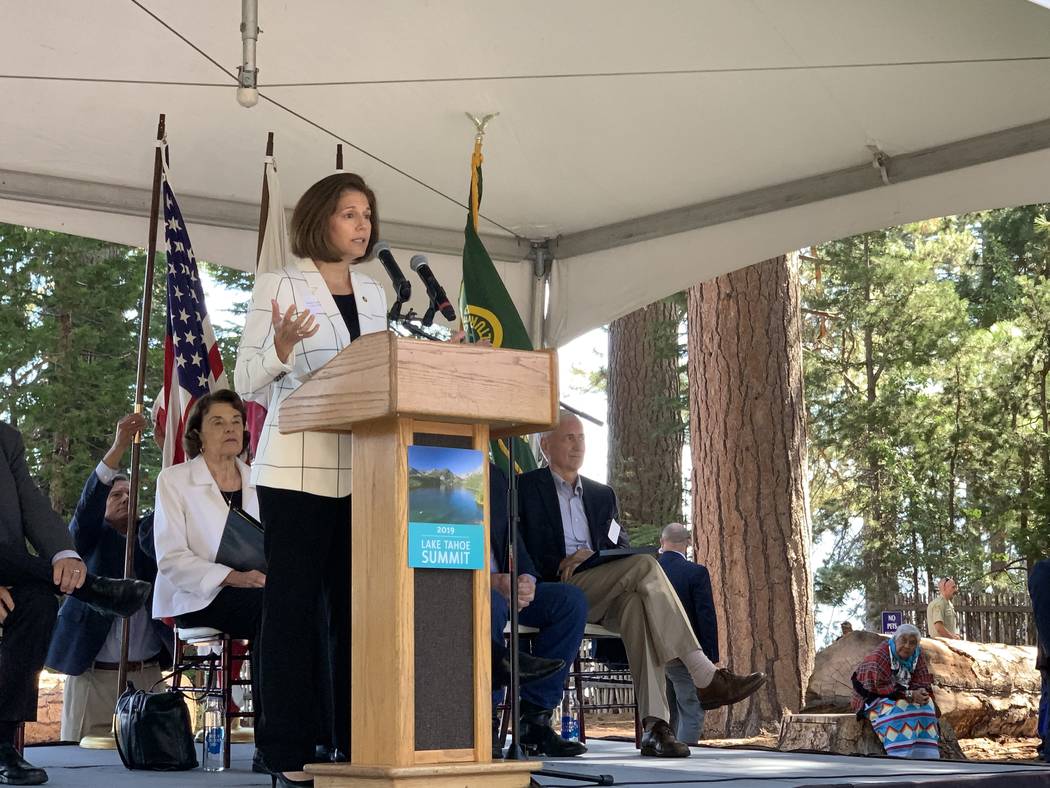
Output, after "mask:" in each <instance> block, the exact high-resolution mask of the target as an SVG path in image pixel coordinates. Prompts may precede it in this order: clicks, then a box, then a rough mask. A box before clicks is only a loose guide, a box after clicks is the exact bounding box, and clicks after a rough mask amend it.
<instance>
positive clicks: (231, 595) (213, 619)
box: [175, 586, 264, 718]
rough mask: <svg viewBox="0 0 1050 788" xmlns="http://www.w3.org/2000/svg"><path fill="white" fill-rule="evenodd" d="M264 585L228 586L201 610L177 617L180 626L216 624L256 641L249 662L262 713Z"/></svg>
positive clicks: (256, 709)
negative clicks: (260, 686)
mask: <svg viewBox="0 0 1050 788" xmlns="http://www.w3.org/2000/svg"><path fill="white" fill-rule="evenodd" d="M263 593H264V591H263V589H261V588H233V587H230V586H227V587H225V588H223V589H221V590H220V591H219V595H218V596H216V597H215V599H213V600H212V601H211V603H210V604H209V605H208V606H207V607H206V608H203V609H201V610H194V611H193V612H192V613H185V614H183V615H181V616H176V617H175V623H176V624H178V625H179V626H180V627H212V628H213V629H219V630H222V631H223V632H225V633H226V634H228V635H231V636H232V637H235V638H248V639H249V640H251V641H252V647H251V652H250V654H249V664H250V665H251V671H252V709H253V710H254V712H255V716H256V718H258V717H261V716H262V699H261V697H260V694H259V657H258V653H259V629H260V627H261V625H262V609H263Z"/></svg>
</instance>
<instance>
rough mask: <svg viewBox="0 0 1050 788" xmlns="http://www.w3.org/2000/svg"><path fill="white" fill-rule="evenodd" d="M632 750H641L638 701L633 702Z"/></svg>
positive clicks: (640, 720)
mask: <svg viewBox="0 0 1050 788" xmlns="http://www.w3.org/2000/svg"><path fill="white" fill-rule="evenodd" d="M634 749H636V750H640V749H642V718H641V717H639V716H638V701H637V700H635V702H634Z"/></svg>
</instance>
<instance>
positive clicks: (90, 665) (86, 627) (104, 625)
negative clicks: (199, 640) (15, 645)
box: [45, 414, 173, 741]
mask: <svg viewBox="0 0 1050 788" xmlns="http://www.w3.org/2000/svg"><path fill="white" fill-rule="evenodd" d="M145 426H146V420H145V418H144V417H143V416H142V415H141V414H131V415H129V416H125V417H124V418H122V419H121V420H120V421H119V422H117V430H116V436H115V437H114V439H113V445H112V446H111V447H110V449H109V451H108V452H107V453H106V455H105V457H103V458H102V462H100V463H99V464H98V467H96V468H95V470H94V471H93V472H92V473H91V475H90V476H89V477H88V480H87V483H86V484H85V485H84V491H83V493H81V496H80V501H79V502H78V503H77V508H76V511H75V512H74V514H73V519H72V521H71V522H70V523H69V532H70V535H71V536H72V537H73V545H74V547H75V548H76V551H77V553H78V554H79V555H80V556H81V557H82V558H83V560H84V563H85V564H87V568H88V571H89V572H92V573H94V574H96V575H106V576H114V577H120V576H122V575H123V574H124V551H125V549H126V544H127V530H128V504H129V492H130V485H129V483H128V479H127V477H126V476H123V475H122V474H120V473H119V472H118V469H119V468H120V467H121V466H122V464H123V459H124V455H125V454H126V453H127V450H128V449H129V448H130V447H131V442H132V440H133V439H134V437H135V433H136V432H138V431H140V430H142V429H144V428H145ZM147 517H148V518H150V519H151V518H152V514H150V515H148V516H147ZM150 525H151V523H146V524H145V526H146V527H144V528H142V531H144V532H145V534H146V535H147V536H149V535H150ZM140 527H141V526H140ZM134 567H135V577H136V578H138V579H139V580H145V581H148V582H150V583H152V582H153V580H154V579H155V578H156V576H157V563H156V561H155V560H154V559H153V558H152V557H151V556H150V555H149V554H148V553H147V552H145V551H143V549H142V547H141V546H140V545H139V544H137V545H136V549H135V559H134ZM150 609H151V599H147V600H146V603H145V604H144V605H142V606H141V607H140V608H139V609H138V610H136V611H135V613H134V614H133V615H132V616H130V630H129V639H128V674H127V675H128V680H129V681H132V682H134V683H135V686H136V687H138V688H139V689H149V688H150V687H151V686H153V684H155V683H157V682H159V681H160V678H161V674H162V672H163V671H162V667H161V666H162V665H166V664H167V661H168V660H169V659H170V655H171V649H172V645H173V644H172V631H171V629H169V628H168V627H166V626H165V625H164V624H163V623H162V622H160V621H155V620H154V619H153V617H152V615H150ZM121 630H122V622H121V619H119V618H115V617H113V616H107V615H104V614H102V613H100V612H98V611H97V610H94V609H92V608H91V607H89V606H88V605H86V604H85V603H84V602H82V601H80V600H79V599H76V598H74V597H69V598H68V599H66V601H65V602H64V603H63V605H62V607H61V609H60V610H59V612H58V624H57V625H56V627H55V631H54V634H53V635H52V636H51V647H50V649H49V650H48V654H47V660H46V663H45V664H46V665H47V667H49V668H50V669H51V670H54V671H56V672H58V673H65V674H66V675H67V677H68V678H67V679H66V684H65V688H64V690H63V695H62V740H63V741H80V740H81V739H83V738H84V737H87V736H109V735H110V730H111V728H112V724H113V707H114V706H115V705H116V702H117V697H118V695H119V694H120V693H119V688H118V687H117V668H118V663H119V662H120V641H121Z"/></svg>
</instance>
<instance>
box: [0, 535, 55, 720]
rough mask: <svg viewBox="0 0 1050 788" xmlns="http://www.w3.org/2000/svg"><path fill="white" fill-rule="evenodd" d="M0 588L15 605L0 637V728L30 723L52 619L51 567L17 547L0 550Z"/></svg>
mask: <svg viewBox="0 0 1050 788" xmlns="http://www.w3.org/2000/svg"><path fill="white" fill-rule="evenodd" d="M0 586H10V587H11V596H12V597H13V598H14V601H15V609H14V610H12V611H11V612H10V613H9V614H8V616H7V618H6V619H5V620H4V623H3V625H2V626H3V635H2V636H0V722H21V721H23V720H35V719H36V706H37V683H38V680H39V678H40V671H41V670H43V668H44V660H45V659H46V658H47V647H48V645H49V644H50V642H51V630H52V629H54V626H55V618H56V616H57V615H58V599H57V597H56V595H57V593H58V589H57V588H56V587H55V585H54V583H53V582H52V569H51V563H50V562H49V561H48V560H47V559H46V558H40V557H39V556H33V555H30V554H29V553H28V552H27V551H26V550H25V549H24V548H21V546H20V545H11V544H0Z"/></svg>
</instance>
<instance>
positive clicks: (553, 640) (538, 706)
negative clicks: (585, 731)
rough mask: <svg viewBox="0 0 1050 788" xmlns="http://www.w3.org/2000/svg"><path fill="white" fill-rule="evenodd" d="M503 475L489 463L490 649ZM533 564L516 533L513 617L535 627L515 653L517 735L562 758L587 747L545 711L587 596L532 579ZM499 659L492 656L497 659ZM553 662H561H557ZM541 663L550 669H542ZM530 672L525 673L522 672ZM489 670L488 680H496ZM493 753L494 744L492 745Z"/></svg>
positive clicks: (497, 629) (554, 697)
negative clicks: (564, 733) (558, 728)
mask: <svg viewBox="0 0 1050 788" xmlns="http://www.w3.org/2000/svg"><path fill="white" fill-rule="evenodd" d="M507 517H508V506H507V476H506V474H504V473H503V471H501V470H500V469H499V468H497V467H496V466H495V465H493V464H491V463H490V464H489V529H490V536H489V540H490V543H491V545H492V638H493V653H494V654H498V653H499V652H504V653H505V649H503V630H504V627H506V625H507V621H508V620H509V619H510V605H509V600H510V582H511V579H510V575H509V574H508V560H509V550H508V549H507V534H508V531H507V524H508V521H507ZM536 579H537V574H536V568H535V567H534V566H533V563H532V558H530V557H529V553H528V551H527V550H526V549H525V544H524V542H523V541H522V539H521V534H518V606H519V608H520V610H519V611H518V621H519V622H520V623H521V624H523V625H525V626H529V627H536V628H537V629H539V633H538V634H537V635H536V636H535V639H534V640H533V648H532V654H531V655H529V654H526V653H525V652H522V653H521V657H522V659H521V662H520V664H519V667H520V669H521V671H522V673H521V676H522V681H521V735H520V736H519V741H520V742H521V744H522V746H523V747H524V748H525V751H526V752H527V753H528V754H530V755H549V756H551V757H553V758H564V757H567V756H571V755H581V754H583V753H585V752H587V748H586V747H585V746H584V745H582V744H580V742H578V741H567V740H565V739H563V738H561V737H560V736H559V735H558V734H557V733H555V732H554V729H553V728H551V715H552V713H553V711H554V710H555V709H557V708H558V706H559V705H560V704H561V697H562V691H563V689H564V687H565V677H566V676H567V675H568V672H569V668H570V667H571V666H572V661H573V659H574V658H575V656H576V654H577V652H579V650H580V641H581V640H582V639H583V628H584V627H585V626H586V625H587V600H586V599H585V598H584V596H583V592H582V591H580V590H579V589H578V588H574V587H572V586H570V585H566V584H565V583H537V582H536ZM500 661H501V660H500V659H497V670H498V669H499V668H498V664H499V662H500ZM558 663H561V665H560V667H558ZM545 664H546V665H549V666H550V669H545ZM530 670H531V671H534V672H535V677H533V678H528V677H527V676H526V673H527V672H529V671H530ZM498 681H499V679H498V678H497V677H496V676H495V673H494V678H493V683H494V684H496V685H497V686H498V683H497V682H498ZM493 754H494V755H495V754H496V745H494V746H493Z"/></svg>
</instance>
